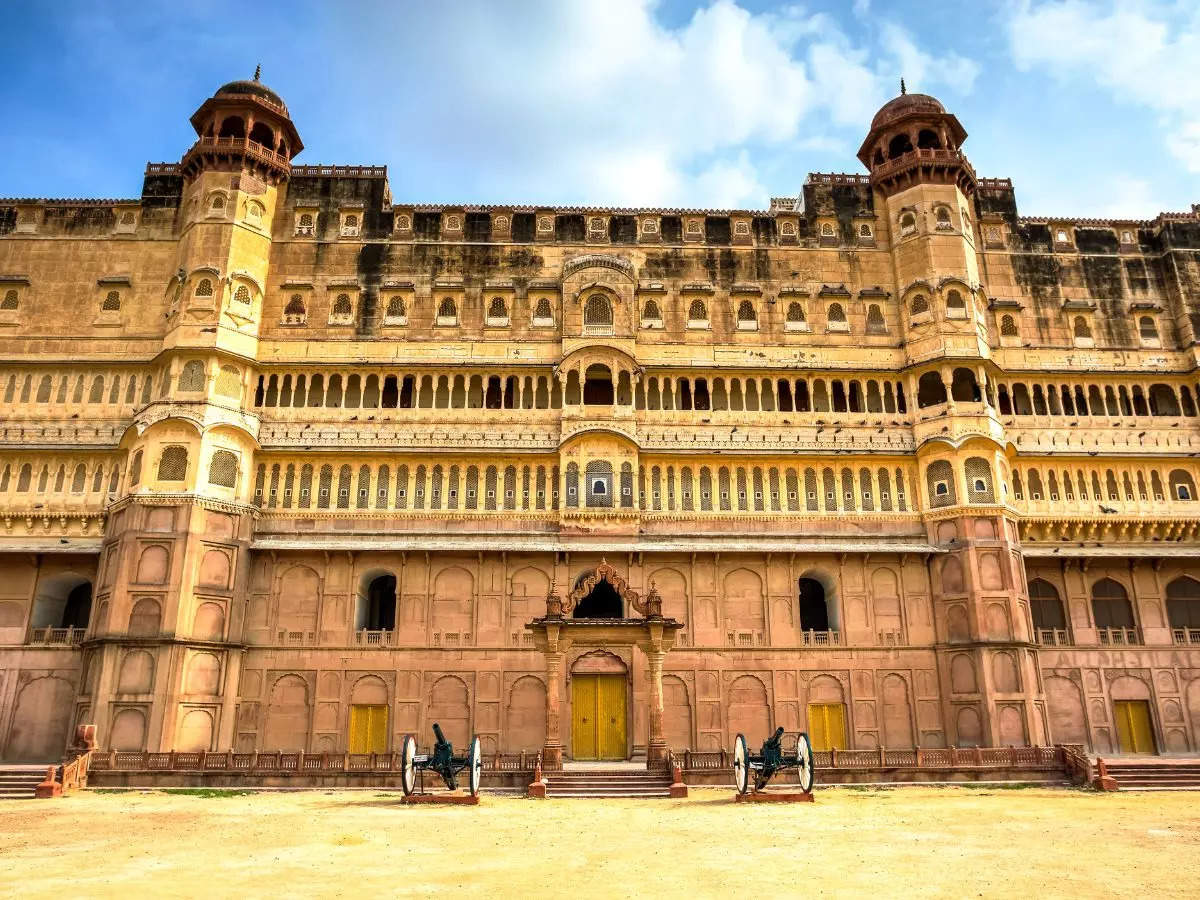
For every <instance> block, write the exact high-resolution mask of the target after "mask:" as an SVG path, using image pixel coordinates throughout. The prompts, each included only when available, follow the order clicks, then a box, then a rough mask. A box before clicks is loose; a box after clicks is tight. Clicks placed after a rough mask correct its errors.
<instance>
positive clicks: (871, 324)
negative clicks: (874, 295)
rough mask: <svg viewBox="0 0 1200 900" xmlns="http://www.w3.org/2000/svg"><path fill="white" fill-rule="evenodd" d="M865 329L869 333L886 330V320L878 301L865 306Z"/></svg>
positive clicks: (878, 332)
mask: <svg viewBox="0 0 1200 900" xmlns="http://www.w3.org/2000/svg"><path fill="white" fill-rule="evenodd" d="M867 331H868V332H870V333H871V334H884V333H885V332H886V331H887V322H885V321H884V319H883V311H882V310H880V308H879V304H878V303H872V304H871V305H870V306H868V307H867Z"/></svg>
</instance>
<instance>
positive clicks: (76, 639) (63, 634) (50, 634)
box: [29, 628, 87, 647]
mask: <svg viewBox="0 0 1200 900" xmlns="http://www.w3.org/2000/svg"><path fill="white" fill-rule="evenodd" d="M85 634H87V629H86V628H35V629H33V631H32V632H30V635H29V643H31V644H40V645H45V646H69V647H74V646H76V645H78V644H81V643H83V636H84V635H85Z"/></svg>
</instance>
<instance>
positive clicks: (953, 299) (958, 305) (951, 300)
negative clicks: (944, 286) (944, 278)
mask: <svg viewBox="0 0 1200 900" xmlns="http://www.w3.org/2000/svg"><path fill="white" fill-rule="evenodd" d="M946 309H948V310H950V312H952V313H954V312H958V313H965V312H966V311H967V303H966V301H965V300H963V296H962V294H960V293H959V292H958V291H956V290H951V291H948V292H947V293H946Z"/></svg>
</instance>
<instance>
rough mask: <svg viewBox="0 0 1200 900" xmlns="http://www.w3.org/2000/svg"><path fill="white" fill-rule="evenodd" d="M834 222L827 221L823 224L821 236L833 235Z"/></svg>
mask: <svg viewBox="0 0 1200 900" xmlns="http://www.w3.org/2000/svg"><path fill="white" fill-rule="evenodd" d="M833 236H834V234H833V223H831V222H825V223H823V224H822V225H821V237H833Z"/></svg>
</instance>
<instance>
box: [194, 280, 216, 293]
mask: <svg viewBox="0 0 1200 900" xmlns="http://www.w3.org/2000/svg"><path fill="white" fill-rule="evenodd" d="M212 295H213V284H212V282H211V281H210V280H209V279H207V278H201V279H200V281H199V282H198V283H197V284H196V296H197V297H211V296H212Z"/></svg>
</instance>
